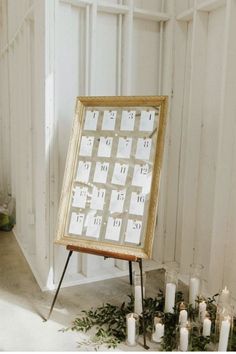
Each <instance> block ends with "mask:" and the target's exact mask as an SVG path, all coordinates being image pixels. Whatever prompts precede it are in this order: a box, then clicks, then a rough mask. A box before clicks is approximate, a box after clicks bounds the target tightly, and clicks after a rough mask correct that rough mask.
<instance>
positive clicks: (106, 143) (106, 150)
mask: <svg viewBox="0 0 236 354" xmlns="http://www.w3.org/2000/svg"><path fill="white" fill-rule="evenodd" d="M112 140H113V138H111V137H109V136H108V137H104V136H101V137H100V141H99V146H98V156H100V157H110V156H111V148H112Z"/></svg>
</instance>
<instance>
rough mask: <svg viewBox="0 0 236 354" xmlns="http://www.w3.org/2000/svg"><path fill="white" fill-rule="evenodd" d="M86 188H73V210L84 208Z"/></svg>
mask: <svg viewBox="0 0 236 354" xmlns="http://www.w3.org/2000/svg"><path fill="white" fill-rule="evenodd" d="M87 194H88V188H87V187H78V186H77V187H75V190H74V195H73V201H72V206H73V207H75V208H83V209H84V208H85V205H86V200H87Z"/></svg>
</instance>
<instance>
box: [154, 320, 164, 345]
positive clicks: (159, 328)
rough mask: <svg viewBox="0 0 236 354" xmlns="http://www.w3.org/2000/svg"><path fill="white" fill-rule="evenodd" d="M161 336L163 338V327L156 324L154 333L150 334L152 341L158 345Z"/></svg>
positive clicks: (160, 324)
mask: <svg viewBox="0 0 236 354" xmlns="http://www.w3.org/2000/svg"><path fill="white" fill-rule="evenodd" d="M163 336H164V325H163V324H162V323H156V324H155V331H154V332H153V334H152V340H153V341H154V342H156V343H160V342H161V341H162V337H163Z"/></svg>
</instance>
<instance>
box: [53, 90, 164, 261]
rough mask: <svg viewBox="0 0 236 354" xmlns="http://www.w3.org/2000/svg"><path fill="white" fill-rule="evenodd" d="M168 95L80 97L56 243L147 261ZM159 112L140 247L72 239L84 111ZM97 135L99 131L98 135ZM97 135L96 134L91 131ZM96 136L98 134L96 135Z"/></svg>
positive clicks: (155, 208) (149, 255)
mask: <svg viewBox="0 0 236 354" xmlns="http://www.w3.org/2000/svg"><path fill="white" fill-rule="evenodd" d="M167 101H168V97H167V96H141V97H129V96H116V97H79V98H77V101H76V111H75V117H74V122H73V127H72V133H71V138H70V143H69V149H68V155H67V160H66V167H65V174H64V180H63V187H62V193H61V199H60V205H59V212H58V223H57V233H56V241H55V243H57V244H61V245H65V246H67V247H68V246H69V247H70V246H71V247H78V248H81V249H82V250H88V253H94V254H100V255H105V256H106V255H111V254H112V256H114V257H117V258H123V259H126V258H127V257H129V256H131V257H132V256H134V257H136V258H150V257H151V254H152V245H153V239H154V232H155V225H156V216H157V206H158V192H159V184H160V183H159V182H160V172H161V164H162V157H163V149H164V135H165V127H166V116H167ZM90 108H91V109H98V108H99V109H102V108H105V109H106V108H108V109H127V108H128V109H130V108H132V109H134V110H135V111H136V110H138V109H142V108H143V109H160V114H159V116H158V126H157V128H156V129H155V130H154V131H153V133H152V138H153V139H154V140H155V151H154V155H153V156H154V158H153V161H152V166H153V167H152V181H151V190H150V198H149V199H150V200H149V203H148V210H147V211H146V214H145V215H146V220H145V223H146V227H145V235H144V240H143V244H142V247H140V245H130V244H123V243H122V244H121V243H117V242H112V241H109V242H107V241H106V240H102V241H99V240H91V239H85V237H82V236H81V237H80V236H71V235H70V234H69V233H68V230H67V226H68V220H69V216H70V214H71V200H72V199H71V198H72V191H73V184H74V181H75V175H76V171H77V163H78V160H79V147H80V142H81V136H82V133H83V124H84V120H85V112H86V110H87V109H90ZM98 133H99V132H98ZM94 134H95V135H96V134H97V132H94ZM98 136H99V134H98Z"/></svg>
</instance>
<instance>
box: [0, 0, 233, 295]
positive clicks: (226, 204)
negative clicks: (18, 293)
mask: <svg viewBox="0 0 236 354" xmlns="http://www.w3.org/2000/svg"><path fill="white" fill-rule="evenodd" d="M0 4H1V8H2V16H1V19H0V26H1V35H0V48H1V49H0V53H1V54H0V75H1V80H0V124H1V132H0V144H1V145H0V146H1V149H0V191H1V192H2V191H8V192H12V193H13V195H14V196H15V197H16V200H17V227H16V230H15V232H16V235H17V239H18V241H19V243H20V245H21V247H22V249H23V250H24V252H25V254H26V257H27V259H28V260H29V261H30V262H31V266H32V267H33V268H34V271H35V274H36V275H37V277H38V280H39V281H40V282H41V285H42V286H44V287H45V286H47V285H48V286H50V285H53V283H54V282H56V281H57V279H58V276H59V275H60V272H61V269H62V267H63V265H64V262H65V256H66V252H65V250H64V249H63V248H62V247H58V246H57V247H53V246H52V244H53V243H52V240H53V237H54V229H55V220H56V212H57V207H58V201H59V196H60V189H61V185H62V178H63V173H64V166H65V159H66V151H67V146H68V141H69V135H70V128H71V122H72V119H73V112H74V105H75V97H76V96H79V95H120V94H134V95H139V94H141V95H142V94H143V95H148V94H167V95H169V96H170V98H171V99H170V115H169V118H168V127H167V134H166V144H165V157H164V164H163V172H162V181H161V195H160V205H159V212H158V223H157V233H156V239H155V243H154V252H153V256H154V259H155V260H156V261H158V262H165V261H173V260H175V261H177V262H178V263H180V266H181V272H182V274H187V273H188V269H189V264H190V263H192V261H193V260H194V261H195V262H199V263H202V264H203V265H204V267H205V269H204V280H205V284H204V285H205V288H206V291H208V292H209V293H211V294H212V293H213V292H216V291H218V290H219V288H220V287H222V286H224V285H225V284H227V285H228V286H229V288H231V289H232V291H233V294H234V297H236V282H235V279H234V276H233V269H234V266H235V257H234V255H235V251H234V249H235V246H236V245H235V243H236V240H235V237H234V233H235V231H236V223H235V217H234V209H235V206H236V205H235V204H236V193H235V190H236V186H235V180H236V178H235V174H236V170H235V163H234V162H235V156H236V146H235V131H236V130H235V113H236V106H235V105H236V103H235V102H236V100H235V99H234V92H235V86H236V69H235V65H234V63H235V57H236V48H235V45H234V42H235V41H234V33H235V30H236V28H235V26H236V1H235V0H227V1H218V0H212V1H206V0H201V1H200V0H197V1H187V0H177V1H174V0H168V1H161V0H160V1H156V0H155V1H154V0H145V1H142V0H127V1H118V0H117V1H116V0H110V1H107V2H106V4H105V5H104V3H102V2H100V1H95V0H94V1H88V2H87V1H80V0H63V1H60V0H55V1H54V0H50V1H46V2H45V1H41V0H34V1H26V0H25V1H24V0H18V1H17V2H16V1H14V0H8V1H6V0H2V1H1V2H0ZM16 4H18V5H16ZM16 6H18V8H17V9H16ZM16 10H17V11H16ZM9 137H10V138H9ZM26 181H27V182H26ZM22 205H23V206H24V208H22ZM117 266H118V267H117ZM119 269H125V265H124V264H121V263H120V262H119V263H114V262H113V261H112V260H109V261H105V262H104V261H103V260H102V258H99V257H92V256H78V255H74V256H73V259H72V261H71V264H70V267H69V270H68V276H67V279H66V282H67V284H69V283H77V282H84V281H91V280H93V279H99V278H100V279H101V278H104V277H109V276H115V275H119V274H122V272H120V271H119ZM49 275H50V276H49ZM48 276H49V278H48Z"/></svg>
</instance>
